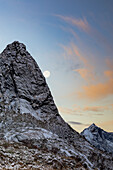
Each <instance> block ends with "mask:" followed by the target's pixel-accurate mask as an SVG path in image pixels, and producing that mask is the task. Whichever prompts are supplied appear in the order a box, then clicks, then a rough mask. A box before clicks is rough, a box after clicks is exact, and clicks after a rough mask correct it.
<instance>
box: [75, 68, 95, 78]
mask: <svg viewBox="0 0 113 170" xmlns="http://www.w3.org/2000/svg"><path fill="white" fill-rule="evenodd" d="M74 71H76V72H78V73H79V74H80V75H81V77H82V78H83V79H85V80H86V81H89V80H95V76H94V74H93V72H92V71H91V70H89V69H86V68H81V69H75V70H74Z"/></svg>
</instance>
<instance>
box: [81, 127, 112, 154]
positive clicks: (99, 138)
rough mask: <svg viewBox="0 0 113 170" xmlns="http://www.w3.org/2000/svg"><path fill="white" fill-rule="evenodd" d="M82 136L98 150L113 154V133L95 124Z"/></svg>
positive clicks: (84, 131)
mask: <svg viewBox="0 0 113 170" xmlns="http://www.w3.org/2000/svg"><path fill="white" fill-rule="evenodd" d="M81 135H82V136H84V137H85V138H86V139H87V140H88V141H89V142H90V143H91V144H92V145H94V146H95V147H96V148H98V149H100V150H103V151H107V152H110V153H113V133H108V132H106V131H104V130H103V129H101V128H99V127H97V126H96V125H95V124H92V125H91V126H89V127H88V128H86V129H84V130H83V132H81Z"/></svg>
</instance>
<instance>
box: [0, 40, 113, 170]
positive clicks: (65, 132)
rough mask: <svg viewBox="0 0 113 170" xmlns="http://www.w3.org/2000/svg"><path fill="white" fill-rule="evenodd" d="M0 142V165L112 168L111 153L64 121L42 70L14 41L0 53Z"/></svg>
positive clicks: (23, 47)
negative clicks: (94, 144) (92, 143)
mask: <svg viewBox="0 0 113 170" xmlns="http://www.w3.org/2000/svg"><path fill="white" fill-rule="evenodd" d="M0 141H1V144H0V168H1V169H4V168H5V169H8V168H9V167H10V168H13V167H15V166H17V165H18V168H20V169H23V168H24V169H25V168H26V169H29V167H30V169H33V168H34V169H35V168H36V169H38V168H39V169H41V170H42V169H55V168H56V169H70V170H71V169H81V168H82V169H94V168H95V167H98V168H103V167H104V168H105V169H107V168H109V169H112V167H113V161H112V157H110V156H109V155H106V154H104V153H102V152H101V151H99V150H96V149H94V148H93V147H92V146H91V145H90V144H89V143H88V142H87V141H86V140H85V139H84V138H83V137H82V136H81V135H80V134H79V133H77V132H76V131H74V130H73V129H72V128H71V127H70V126H69V125H68V124H67V123H66V122H65V121H64V120H63V119H62V117H61V116H60V115H59V113H58V110H57V107H56V105H55V104H54V101H53V97H52V95H51V92H50V90H49V88H48V85H47V84H46V80H45V78H44V76H43V74H42V72H41V70H40V68H39V67H38V65H37V63H36V62H35V60H34V59H33V58H32V56H31V55H30V54H29V53H28V52H27V51H26V47H25V45H24V44H22V43H19V42H17V41H15V42H13V43H12V44H9V45H8V46H7V47H6V49H5V50H4V51H3V52H2V53H1V54H0ZM5 143H6V144H5ZM7 143H8V144H7ZM4 145H5V146H4ZM6 146H7V147H6ZM15 146H16V147H17V148H16V147H15ZM20 146H21V147H20ZM7 148H8V149H9V150H13V152H14V151H15V153H12V152H11V151H10V152H8V150H7ZM18 148H20V149H18ZM19 151H20V152H21V153H20V152H19ZM7 153H8V154H7ZM14 155H15V156H14ZM34 155H35V156H34ZM39 157H40V158H39ZM40 159H41V161H40ZM28 160H29V162H28ZM30 160H32V161H30ZM26 161H27V163H26ZM4 162H5V164H4ZM12 164H13V165H12ZM28 164H30V166H28Z"/></svg>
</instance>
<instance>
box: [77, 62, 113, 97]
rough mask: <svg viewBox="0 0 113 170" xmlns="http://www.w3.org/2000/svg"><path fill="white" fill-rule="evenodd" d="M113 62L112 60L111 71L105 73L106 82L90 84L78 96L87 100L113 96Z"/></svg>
mask: <svg viewBox="0 0 113 170" xmlns="http://www.w3.org/2000/svg"><path fill="white" fill-rule="evenodd" d="M112 64H113V61H112V60H111V62H110V66H109V69H108V70H106V71H104V75H105V76H107V80H106V77H105V81H104V82H103V83H100V82H99V83H97V84H90V85H87V86H83V87H82V88H83V91H82V92H79V93H78V95H79V97H80V98H87V99H90V100H98V99H102V98H105V97H107V96H109V95H113V70H112V67H111V65H112Z"/></svg>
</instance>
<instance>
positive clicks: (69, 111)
mask: <svg viewBox="0 0 113 170" xmlns="http://www.w3.org/2000/svg"><path fill="white" fill-rule="evenodd" d="M58 109H59V111H60V112H61V113H64V114H70V115H72V114H76V115H82V114H81V113H80V108H79V107H78V108H74V109H70V108H66V107H59V108H58Z"/></svg>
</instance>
